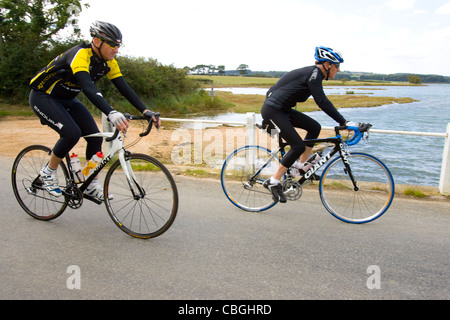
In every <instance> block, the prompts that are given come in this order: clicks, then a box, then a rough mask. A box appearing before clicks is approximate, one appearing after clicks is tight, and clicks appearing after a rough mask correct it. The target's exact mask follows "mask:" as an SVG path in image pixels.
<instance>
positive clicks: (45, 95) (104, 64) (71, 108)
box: [29, 21, 156, 200]
mask: <svg viewBox="0 0 450 320" xmlns="http://www.w3.org/2000/svg"><path fill="white" fill-rule="evenodd" d="M90 33H91V36H92V42H91V43H90V44H86V43H82V44H80V45H77V46H75V47H73V48H71V49H69V50H68V51H66V52H64V53H62V54H60V55H59V56H57V57H56V58H55V59H54V60H53V61H51V62H50V63H49V64H48V65H47V66H46V67H45V68H43V69H42V70H41V71H40V72H39V73H38V74H37V75H36V76H35V77H34V78H33V79H32V80H31V81H30V86H31V93H30V98H29V101H30V106H31V108H32V109H33V111H34V112H35V113H36V115H37V116H38V117H39V118H40V119H41V123H42V124H44V125H48V126H49V127H51V128H52V129H54V130H55V131H56V132H58V134H59V135H60V138H59V140H58V141H57V143H56V144H55V146H54V148H53V150H52V153H51V155H50V160H49V163H48V164H47V165H46V166H45V167H44V168H43V169H42V170H41V177H42V180H43V181H44V186H45V188H46V190H47V191H48V192H49V193H50V194H52V195H53V196H56V197H59V196H61V194H62V192H61V189H60V188H59V185H58V177H57V175H56V168H57V167H58V165H59V163H60V162H61V160H62V158H64V157H65V155H66V154H67V153H68V152H69V151H70V150H71V149H72V148H73V147H74V146H75V145H76V143H77V142H78V140H79V139H80V137H81V136H84V135H89V134H93V133H98V132H99V129H98V127H97V124H96V123H95V121H94V118H93V117H92V115H91V114H90V112H89V111H88V110H87V108H86V107H85V106H84V105H83V104H82V103H81V102H80V101H79V100H78V99H77V95H78V94H79V93H80V92H81V91H83V92H84V94H85V95H86V96H87V97H88V99H89V100H90V101H91V102H92V103H93V104H94V105H95V106H96V107H97V108H98V109H100V110H101V111H102V112H103V113H104V114H106V115H107V116H108V119H109V120H110V121H111V122H112V124H114V125H115V126H116V128H117V129H119V130H120V131H126V129H127V128H128V120H127V119H126V118H125V117H124V115H123V114H122V113H120V112H118V111H116V110H114V109H113V108H112V107H111V106H110V104H109V103H108V102H107V101H106V100H105V99H104V97H103V96H102V94H101V93H100V91H99V90H98V88H97V87H96V85H95V82H96V81H97V80H99V79H100V78H102V77H103V76H107V77H108V78H109V79H110V80H111V81H112V83H113V84H114V85H115V86H116V88H117V89H118V90H119V92H120V93H121V94H122V95H123V96H124V97H125V98H126V99H127V100H128V101H129V102H130V103H131V104H132V105H133V106H134V107H135V108H136V109H138V110H139V111H141V112H142V113H143V114H144V115H145V116H147V117H148V118H153V120H154V121H156V119H155V117H154V113H153V112H152V111H150V110H149V109H148V108H147V107H146V106H145V105H144V103H143V102H142V101H141V100H140V99H139V97H138V96H137V95H136V93H135V92H134V91H133V90H132V89H131V88H130V86H129V85H128V84H127V82H126V81H125V79H124V77H123V76H122V73H121V72H120V68H119V65H118V63H117V61H116V60H115V58H114V57H115V55H116V54H117V53H118V52H119V47H120V46H121V44H122V33H121V32H120V30H119V29H118V28H117V27H116V26H114V25H112V24H110V23H106V22H101V21H96V22H94V23H93V24H92V25H91V28H90ZM102 141H103V139H102V138H86V142H87V147H86V159H91V157H92V156H93V155H94V154H96V153H97V152H99V151H101V145H102ZM86 192H87V193H88V194H89V195H91V196H93V197H96V198H98V199H99V200H103V190H102V188H101V187H100V185H99V183H98V181H97V180H94V181H93V183H92V184H91V185H90V186H89V187H88V188H87V189H86Z"/></svg>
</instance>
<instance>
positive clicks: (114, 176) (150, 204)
mask: <svg viewBox="0 0 450 320" xmlns="http://www.w3.org/2000/svg"><path fill="white" fill-rule="evenodd" d="M126 164H127V168H126V169H127V170H128V171H129V172H130V175H131V177H132V180H133V181H128V179H127V176H126V174H125V172H124V168H122V165H121V163H120V161H119V160H117V161H116V162H114V163H113V164H112V166H111V168H110V169H109V170H108V172H107V174H106V177H105V187H104V197H105V205H106V209H107V211H108V214H109V216H110V217H111V219H112V220H113V221H114V223H115V224H116V225H117V226H118V227H119V228H120V229H121V230H122V231H123V232H125V233H127V234H129V235H130V236H133V237H136V238H144V239H149V238H155V237H157V236H159V235H161V234H163V233H164V232H165V231H167V229H169V227H170V226H171V225H172V223H173V221H174V220H175V217H176V215H177V211H178V191H177V187H176V184H175V181H174V180H173V177H172V175H171V174H170V172H169V170H167V168H166V167H165V166H164V165H163V164H162V163H161V162H159V161H158V160H156V159H155V158H153V157H150V156H148V155H145V154H130V155H129V156H127V157H126ZM130 169H131V170H130ZM131 187H132V188H133V192H132V191H131ZM111 195H112V199H110V198H111Z"/></svg>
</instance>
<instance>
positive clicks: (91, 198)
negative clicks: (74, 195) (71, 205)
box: [83, 194, 103, 204]
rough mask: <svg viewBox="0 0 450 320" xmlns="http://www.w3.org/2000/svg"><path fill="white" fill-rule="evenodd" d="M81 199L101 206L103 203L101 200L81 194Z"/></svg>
mask: <svg viewBox="0 0 450 320" xmlns="http://www.w3.org/2000/svg"><path fill="white" fill-rule="evenodd" d="M83 198H85V199H88V200H89V201H92V202H94V203H96V204H102V203H103V201H102V200H98V199H97V198H96V197H93V196H90V195H88V194H83Z"/></svg>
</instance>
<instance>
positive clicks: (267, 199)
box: [221, 124, 395, 223]
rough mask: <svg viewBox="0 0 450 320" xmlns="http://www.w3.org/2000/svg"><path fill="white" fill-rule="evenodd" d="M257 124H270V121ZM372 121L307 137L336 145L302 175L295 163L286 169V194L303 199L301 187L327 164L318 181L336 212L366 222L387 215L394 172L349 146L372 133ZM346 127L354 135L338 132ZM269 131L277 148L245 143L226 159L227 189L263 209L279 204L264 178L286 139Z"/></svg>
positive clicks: (251, 207) (239, 201)
mask: <svg viewBox="0 0 450 320" xmlns="http://www.w3.org/2000/svg"><path fill="white" fill-rule="evenodd" d="M258 127H259V128H260V129H263V130H268V128H267V126H266V127H265V128H264V127H262V126H260V125H258ZM371 127H372V125H371V124H360V125H359V126H358V127H352V126H348V127H347V126H338V127H335V132H336V136H335V137H330V138H324V139H311V140H305V141H310V142H311V141H312V142H314V143H329V144H331V145H332V148H331V150H330V151H329V152H327V153H325V154H324V155H323V156H322V157H321V159H320V160H318V161H317V162H316V163H315V164H314V166H312V167H311V168H310V169H309V170H308V171H307V172H305V173H304V174H303V175H302V176H300V177H295V176H294V175H293V174H292V172H293V170H292V168H289V169H288V170H287V172H286V174H285V176H284V180H283V181H282V184H283V192H284V194H285V196H286V198H287V199H288V200H291V201H295V200H298V199H300V197H301V196H302V193H303V187H304V186H305V185H307V184H309V183H310V182H311V180H310V179H311V177H312V176H313V174H317V172H318V170H319V169H321V168H322V167H324V169H323V171H322V174H321V177H320V181H319V193H320V199H321V200H322V203H323V205H324V206H325V208H326V209H327V210H328V212H330V213H331V214H332V215H333V216H334V217H336V218H337V219H340V220H342V221H345V222H348V223H366V222H370V221H373V220H375V219H377V218H379V217H380V216H381V215H383V214H384V213H385V212H386V211H387V210H388V208H389V206H390V205H391V203H392V200H393V198H394V188H395V187H394V179H393V178H392V174H391V173H390V171H389V169H388V168H387V166H386V165H385V164H384V163H383V162H382V161H381V160H379V159H378V158H376V157H374V156H372V155H370V154H367V153H362V152H350V150H349V148H348V147H349V146H353V145H356V144H357V143H358V142H360V140H361V139H363V138H364V137H365V135H367V136H368V132H369V129H370V128H371ZM344 130H352V131H353V135H351V136H350V135H349V136H350V137H349V138H348V139H344V138H343V137H342V135H341V134H340V132H341V131H344ZM271 131H272V132H270V133H271V134H272V133H273V132H274V131H275V133H274V135H276V136H277V137H278V142H279V146H278V148H276V149H275V150H273V151H271V150H269V149H267V148H264V147H261V146H257V145H254V146H245V147H242V148H239V149H237V150H235V151H234V152H232V153H231V154H230V155H229V156H228V158H227V159H226V160H225V163H224V164H223V167H222V172H221V183H222V188H223V191H224V192H225V195H226V196H227V198H228V199H229V200H230V201H231V203H233V204H234V205H235V206H237V207H238V208H240V209H242V210H245V211H253V212H259V211H264V210H267V209H270V208H272V207H273V206H274V205H276V204H277V201H274V200H273V198H272V194H271V193H270V191H268V190H267V189H265V188H264V187H263V182H264V181H265V180H266V179H268V178H270V177H271V176H272V175H273V173H274V172H275V171H276V170H277V169H278V166H279V164H280V159H281V158H282V157H283V156H284V155H285V148H286V147H287V146H288V144H286V143H285V142H284V141H283V140H282V139H281V137H280V136H279V130H278V129H277V128H275V130H273V129H272V130H271ZM349 132H351V131H349ZM268 133H269V132H268Z"/></svg>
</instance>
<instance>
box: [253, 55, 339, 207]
mask: <svg viewBox="0 0 450 320" xmlns="http://www.w3.org/2000/svg"><path fill="white" fill-rule="evenodd" d="M315 58H316V64H315V65H314V66H310V67H305V68H301V69H296V70H293V71H291V72H288V73H287V74H285V75H284V76H283V77H282V78H281V79H280V80H278V82H277V83H276V84H275V85H274V86H272V87H271V88H270V89H269V90H268V91H267V94H266V100H265V102H264V105H263V106H262V108H261V115H262V117H263V119H264V122H265V123H267V124H268V125H269V126H270V125H272V126H273V124H275V125H276V126H277V127H278V128H279V129H280V130H281V132H280V136H281V137H282V138H283V139H284V140H285V141H286V142H287V143H288V144H289V145H290V146H291V149H290V150H289V152H287V153H286V155H285V156H284V157H283V159H282V160H281V163H280V166H279V168H278V170H277V172H276V173H275V174H274V175H273V176H272V177H271V178H270V179H267V180H266V181H265V182H264V184H263V185H264V186H265V187H266V188H267V189H269V190H270V191H271V192H272V194H273V196H274V199H275V200H276V201H280V202H282V203H284V202H286V198H285V196H284V194H283V188H282V185H281V183H280V180H281V178H282V177H283V175H284V174H285V172H286V171H287V168H289V167H291V166H292V164H294V162H295V161H296V160H297V159H298V158H299V157H300V163H302V164H303V163H305V162H306V161H307V160H308V158H309V156H310V154H311V150H312V147H313V145H308V144H306V143H305V142H304V141H303V140H302V138H301V137H300V136H299V134H298V133H297V131H296V130H295V128H301V129H304V130H306V131H307V133H306V137H305V139H316V138H317V137H318V136H319V133H320V130H321V126H320V124H319V123H318V122H317V121H316V120H314V119H312V118H311V117H309V116H307V115H305V114H303V113H301V112H299V111H297V110H293V109H292V108H293V107H295V106H296V104H297V102H305V101H306V100H307V99H308V98H309V97H310V96H312V97H313V98H314V101H315V102H316V104H317V105H318V106H319V107H320V108H321V109H322V110H323V111H324V112H325V113H326V114H328V115H329V116H330V117H331V118H333V119H334V120H335V121H336V122H337V123H339V125H343V124H345V123H346V122H347V121H346V120H345V119H344V117H343V116H342V115H341V114H340V113H339V112H338V111H337V110H336V108H335V107H334V106H333V104H332V103H331V101H330V100H329V99H328V98H327V97H326V95H325V93H324V91H323V85H322V81H323V80H324V79H325V80H328V79H334V77H335V76H336V74H337V73H338V72H339V67H340V64H341V63H343V62H344V59H343V58H342V55H341V54H340V53H339V52H337V51H334V50H333V49H331V48H327V47H317V48H316V52H315Z"/></svg>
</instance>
